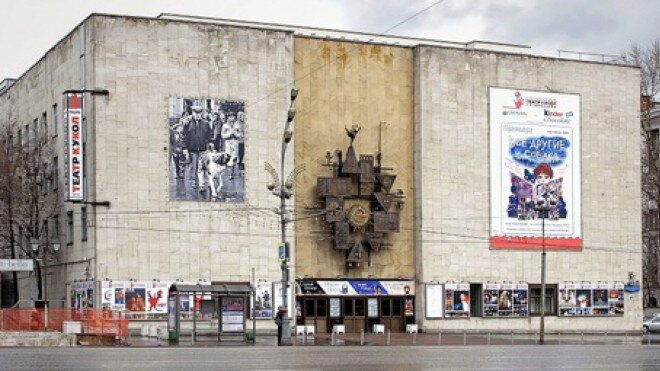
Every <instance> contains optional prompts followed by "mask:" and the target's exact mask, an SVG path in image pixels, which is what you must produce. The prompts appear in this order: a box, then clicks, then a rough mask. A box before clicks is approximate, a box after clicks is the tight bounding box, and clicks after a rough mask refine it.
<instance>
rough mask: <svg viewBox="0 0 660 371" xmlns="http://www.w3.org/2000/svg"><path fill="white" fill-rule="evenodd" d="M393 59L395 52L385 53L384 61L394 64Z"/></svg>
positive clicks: (387, 63)
mask: <svg viewBox="0 0 660 371" xmlns="http://www.w3.org/2000/svg"><path fill="white" fill-rule="evenodd" d="M393 59H394V54H392V52H389V53H387V54H385V55H383V61H384V62H385V64H386V65H392V60H393Z"/></svg>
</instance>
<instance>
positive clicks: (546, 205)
mask: <svg viewBox="0 0 660 371" xmlns="http://www.w3.org/2000/svg"><path fill="white" fill-rule="evenodd" d="M555 204H556V201H554V200H548V193H547V192H546V193H544V194H543V199H542V200H538V201H537V202H536V206H535V207H534V210H535V211H538V212H540V213H541V322H540V324H539V344H541V345H543V344H544V343H545V270H546V269H545V265H546V263H545V260H546V252H545V218H546V217H547V214H548V212H549V211H550V210H551V208H552V207H553V206H554V205H555Z"/></svg>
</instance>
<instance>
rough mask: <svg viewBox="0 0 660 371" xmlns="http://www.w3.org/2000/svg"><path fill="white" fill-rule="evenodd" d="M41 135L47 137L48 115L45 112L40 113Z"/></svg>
mask: <svg viewBox="0 0 660 371" xmlns="http://www.w3.org/2000/svg"><path fill="white" fill-rule="evenodd" d="M41 135H42V136H43V137H44V138H48V117H47V116H46V112H44V113H42V114H41Z"/></svg>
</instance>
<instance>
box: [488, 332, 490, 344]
mask: <svg viewBox="0 0 660 371" xmlns="http://www.w3.org/2000/svg"><path fill="white" fill-rule="evenodd" d="M488 345H490V332H489V333H488Z"/></svg>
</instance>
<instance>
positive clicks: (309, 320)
mask: <svg viewBox="0 0 660 371" xmlns="http://www.w3.org/2000/svg"><path fill="white" fill-rule="evenodd" d="M302 309H303V313H304V314H305V316H304V318H305V325H306V326H314V327H315V328H316V332H317V333H319V334H324V333H327V332H328V299H326V298H305V300H304V301H303V308H302Z"/></svg>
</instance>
